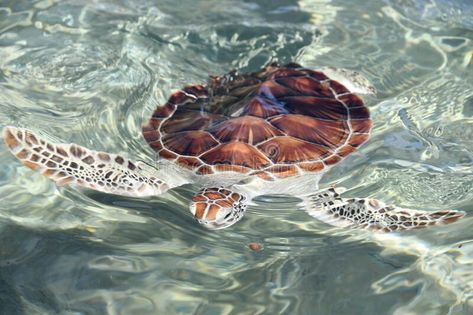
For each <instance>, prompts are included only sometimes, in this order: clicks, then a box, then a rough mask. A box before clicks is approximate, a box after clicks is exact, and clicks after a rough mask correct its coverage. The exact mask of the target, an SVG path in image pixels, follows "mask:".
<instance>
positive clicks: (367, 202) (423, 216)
mask: <svg viewBox="0 0 473 315" xmlns="http://www.w3.org/2000/svg"><path fill="white" fill-rule="evenodd" d="M305 204H306V208H307V212H308V213H309V214H310V215H311V216H313V217H315V218H317V219H319V220H321V221H324V222H326V223H328V224H331V225H334V226H340V227H361V228H369V229H373V230H380V231H383V232H393V231H400V230H411V229H419V228H424V227H428V226H431V225H438V224H448V223H452V222H455V221H457V220H458V219H460V218H462V217H464V216H465V213H464V212H463V211H457V210H441V211H424V210H411V209H404V208H400V207H396V206H387V205H385V204H384V203H383V202H382V201H379V200H377V199H367V198H342V197H341V196H340V194H339V191H338V188H336V189H335V188H329V189H326V190H322V191H318V192H317V193H314V194H312V195H309V196H307V197H305Z"/></svg>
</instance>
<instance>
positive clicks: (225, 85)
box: [3, 63, 464, 232]
mask: <svg viewBox="0 0 473 315" xmlns="http://www.w3.org/2000/svg"><path fill="white" fill-rule="evenodd" d="M355 93H357V94H358V93H359V94H361V93H374V88H373V87H372V86H371V85H370V84H369V82H368V81H367V80H366V79H365V78H364V77H363V76H361V75H360V74H357V73H356V72H351V71H348V70H336V69H332V68H325V69H323V70H320V69H319V70H314V69H308V68H304V67H303V66H301V65H299V64H296V63H289V64H286V65H284V66H281V65H279V64H277V63H270V64H268V65H267V66H265V67H264V68H263V69H261V70H259V71H256V72H251V73H238V72H237V71H232V72H230V73H228V74H226V75H224V76H211V77H210V78H209V81H208V82H207V83H206V84H202V85H190V86H187V87H184V88H183V89H181V90H179V91H177V92H174V93H173V94H172V95H171V97H170V98H169V100H168V102H167V103H166V104H164V105H163V106H158V107H157V108H156V110H155V111H154V112H153V115H152V117H151V118H150V119H149V121H148V122H147V123H146V124H145V125H144V126H143V136H144V139H145V140H146V142H147V143H148V144H149V145H150V146H151V148H152V149H153V150H154V151H156V153H157V157H159V159H158V161H157V165H156V166H155V167H152V166H150V165H148V164H146V163H143V162H139V163H135V162H133V161H131V160H129V159H127V158H125V157H123V156H120V155H116V154H110V153H104V152H97V151H92V150H89V149H87V148H84V147H81V146H79V145H76V144H54V143H50V142H48V141H47V140H45V139H44V138H42V137H40V136H38V135H36V134H34V133H33V132H32V131H29V130H27V129H23V128H16V127H5V128H4V130H3V137H4V140H5V142H6V144H7V146H8V147H9V149H10V150H11V151H12V153H13V154H14V155H15V156H16V157H17V158H18V159H20V160H21V162H22V163H23V164H24V165H26V166H27V167H29V168H32V169H34V170H38V171H40V172H41V173H42V174H43V175H45V176H47V177H49V178H51V179H52V180H54V181H56V182H57V183H58V184H59V185H65V184H76V185H78V186H82V187H86V188H90V189H94V190H98V191H101V192H105V193H111V194H117V195H127V196H133V197H145V196H154V195H159V194H162V193H164V192H165V191H167V190H168V189H171V188H173V187H177V186H180V185H183V184H186V183H195V184H197V185H200V187H202V189H201V190H200V191H199V192H197V193H196V194H195V195H194V196H193V198H192V201H191V203H190V211H191V212H192V214H193V215H194V217H195V219H196V220H197V221H198V222H199V223H201V224H202V225H204V226H205V227H207V228H210V229H220V228H225V227H228V226H230V225H232V224H234V223H236V222H237V221H239V220H240V219H241V218H242V217H243V215H244V214H245V210H246V208H247V206H248V204H249V202H250V201H251V200H252V199H253V198H254V197H256V196H258V195H264V194H284V195H290V196H296V197H299V198H300V199H301V200H302V202H303V205H304V207H305V209H306V211H307V212H308V214H310V215H311V216H313V217H315V218H317V219H320V220H322V221H325V222H327V223H329V224H332V225H335V226H342V227H346V226H353V227H365V228H371V229H374V230H380V231H386V232H390V231H396V230H408V229H414V228H421V227H425V226H429V225H434V224H440V223H450V222H454V221H456V220H457V219H459V218H461V217H463V216H464V213H463V212H461V211H455V210H441V211H423V210H408V209H402V208H399V207H395V206H387V205H385V204H384V203H382V202H381V201H378V200H376V199H364V198H359V199H354V198H343V197H341V196H340V191H339V190H338V189H337V188H333V187H330V188H328V189H324V190H319V188H318V182H319V180H320V178H321V177H322V175H323V174H324V173H325V172H326V171H327V170H329V169H330V168H331V167H332V166H334V165H335V164H337V163H339V162H340V161H342V160H343V158H345V157H346V156H347V155H349V154H350V153H352V152H354V151H355V150H357V149H358V148H359V147H360V146H361V145H362V144H363V143H364V142H365V141H366V140H367V139H368V137H369V135H370V131H371V127H372V122H371V119H370V114H369V111H368V108H367V107H366V105H365V104H364V102H363V100H362V99H361V98H360V97H359V96H358V95H357V94H355Z"/></svg>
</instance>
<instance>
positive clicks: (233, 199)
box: [190, 187, 247, 230]
mask: <svg viewBox="0 0 473 315" xmlns="http://www.w3.org/2000/svg"><path fill="white" fill-rule="evenodd" d="M246 208H247V198H246V197H245V196H243V195H242V194H239V193H237V192H234V191H231V190H229V189H226V188H215V187H212V188H204V189H202V190H200V191H199V192H198V193H197V194H195V195H194V197H192V203H191V205H190V211H191V213H192V214H193V215H194V218H195V219H196V220H197V222H199V223H200V224H202V225H203V226H205V227H206V228H208V229H211V230H217V229H223V228H226V227H229V226H231V225H233V224H235V223H236V222H238V221H239V220H240V219H241V218H242V217H243V215H244V214H245V211H246Z"/></svg>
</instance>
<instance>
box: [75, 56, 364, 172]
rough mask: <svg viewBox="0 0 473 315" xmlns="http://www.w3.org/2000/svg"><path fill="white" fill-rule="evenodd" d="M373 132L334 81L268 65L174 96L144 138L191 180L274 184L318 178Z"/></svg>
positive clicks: (294, 67) (355, 99)
mask: <svg viewBox="0 0 473 315" xmlns="http://www.w3.org/2000/svg"><path fill="white" fill-rule="evenodd" d="M371 128H372V121H371V119H370V114H369V110H368V108H367V107H366V106H365V105H364V103H363V100H362V99H361V98H360V97H359V96H357V95H355V94H353V93H351V92H350V91H349V90H348V89H347V87H345V86H344V85H343V84H342V83H340V82H339V81H335V80H331V79H330V78H329V77H327V76H326V75H325V74H324V73H323V72H321V71H316V70H312V69H307V68H304V67H302V66H301V65H298V64H295V63H291V64H288V65H286V66H279V65H278V64H277V63H271V64H268V65H267V66H266V67H264V68H263V69H262V70H260V71H257V72H253V73H238V72H236V71H231V72H230V73H228V74H227V75H224V76H216V77H210V80H209V83H208V84H205V85H191V86H186V87H184V88H183V89H182V90H179V91H176V92H174V93H173V94H172V95H171V97H170V98H169V100H168V102H167V103H166V104H165V105H164V106H158V107H157V108H156V110H155V111H154V113H153V115H152V117H151V119H150V120H149V121H148V123H147V124H145V125H144V126H143V136H144V138H145V140H146V141H147V142H148V143H149V145H150V146H151V147H152V148H153V149H154V150H155V151H156V152H158V154H159V156H160V157H161V158H165V159H169V160H172V161H173V162H175V163H177V164H179V165H181V166H182V167H184V168H187V169H190V170H192V171H193V172H195V174H198V175H208V174H215V173H221V172H238V173H243V174H247V175H251V176H259V177H260V178H263V179H265V180H274V179H277V178H282V177H289V176H297V175H298V174H300V173H303V172H323V171H324V170H325V169H326V168H327V167H329V166H331V165H334V164H336V163H338V162H339V161H341V160H342V159H343V158H344V157H345V156H347V155H349V154H350V153H352V152H354V151H355V150H356V149H357V148H358V147H359V146H360V145H361V144H363V143H364V142H365V141H366V140H367V139H368V137H369V133H370V131H371ZM72 151H73V152H71V154H73V155H81V152H75V151H74V150H72Z"/></svg>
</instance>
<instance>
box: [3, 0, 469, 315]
mask: <svg viewBox="0 0 473 315" xmlns="http://www.w3.org/2000/svg"><path fill="white" fill-rule="evenodd" d="M471 16H473V4H472V3H471V2H470V1H468V0H463V1H447V0H429V1H421V0H417V1H415V0H385V1H365V0H363V1H361V0H360V1H352V0H344V1H341V0H338V1H335V0H334V1H329V0H314V1H311V0H300V1H295V0H280V1H269V0H267V1H236V0H235V1H230V0H219V1H210V0H207V1H190V0H187V1H148V0H137V1H136V0H133V1H132V0H113V1H112V0H104V1H92V0H89V1H86V0H79V1H76V0H74V1H72V0H70V1H67V0H64V1H55V0H43V1H5V0H3V1H1V0H0V124H1V126H0V127H3V126H4V125H19V126H23V127H28V128H31V129H34V130H41V131H44V132H45V133H48V134H51V135H53V136H55V137H57V138H60V139H62V140H63V141H65V142H76V143H80V144H82V145H85V146H88V147H91V148H95V149H101V150H106V151H112V152H117V153H124V154H126V155H128V156H130V157H133V158H135V159H142V160H145V161H152V159H153V156H152V153H151V151H150V150H149V149H148V148H147V147H146V146H145V144H144V141H143V139H142V138H141V134H140V126H141V124H142V123H143V122H144V121H145V120H146V119H147V118H148V116H149V115H150V113H151V112H152V110H153V108H154V107H155V106H156V104H158V103H163V102H164V101H165V100H166V99H167V97H168V96H169V94H170V92H171V91H172V90H173V89H177V88H179V87H181V86H182V85H185V84H189V83H195V82H202V81H205V80H206V78H207V74H221V73H224V72H227V71H228V70H230V69H232V68H239V69H244V70H256V69H258V68H259V67H261V66H262V65H264V64H265V63H267V62H269V61H270V60H279V61H281V62H286V61H290V60H294V61H297V62H299V63H302V64H303V65H305V66H308V67H311V66H321V65H322V66H335V67H345V68H349V69H353V70H357V71H360V72H361V73H363V74H364V75H365V76H367V77H368V78H369V79H370V80H371V81H372V82H373V84H374V85H375V86H376V87H377V89H378V94H377V96H376V97H375V98H370V99H367V101H368V103H369V106H370V108H371V112H372V115H373V118H374V120H375V126H374V131H373V136H372V138H371V140H370V142H369V143H368V144H367V145H365V146H363V148H362V149H361V150H360V151H359V152H357V153H355V154H353V155H352V156H351V157H350V158H349V159H347V160H346V161H344V162H343V163H342V164H341V165H339V166H338V167H337V168H335V169H333V171H331V172H330V174H328V175H327V176H326V178H324V180H323V184H324V185H326V184H328V183H331V182H334V181H337V182H338V184H339V185H341V186H345V187H348V188H350V189H349V191H348V192H347V195H350V196H358V197H368V196H373V197H377V198H380V199H383V200H385V201H387V202H393V203H397V204H399V205H402V206H405V207H415V208H425V209H442V208H456V209H461V210H464V211H467V212H469V213H470V215H469V216H468V217H467V218H465V219H464V220H463V221H461V222H459V223H457V224H454V225H450V226H443V227H439V228H436V229H430V230H420V231H416V232H411V233H404V234H397V235H388V236H384V235H377V234H372V233H368V232H364V231H356V230H345V231H343V230H340V229H333V228H330V227H329V226H327V225H325V224H323V223H320V222H317V221H316V220H314V219H312V218H310V217H308V216H307V215H306V214H305V213H304V212H303V211H302V210H301V209H299V208H298V206H297V200H296V199H291V198H281V197H271V196H268V197H262V198H259V199H258V202H257V205H256V206H253V207H251V208H250V209H249V211H248V213H247V215H246V218H245V219H244V220H242V221H241V222H239V224H238V225H236V226H234V227H232V228H230V229H227V230H222V231H218V232H211V231H207V230H204V229H202V228H201V227H199V226H198V225H197V224H195V222H194V221H193V219H192V218H191V215H190V213H189V212H188V210H187V204H188V201H189V198H190V196H191V195H192V193H193V192H194V191H195V190H196V189H197V188H198V187H193V186H186V187H181V188H178V189H175V190H173V191H171V192H168V193H166V194H164V195H162V196H159V197H155V198H151V199H149V200H139V199H133V198H125V197H118V196H107V195H104V194H99V193H94V192H90V191H79V190H77V189H75V188H72V187H62V188H57V187H55V186H54V185H53V184H52V183H51V182H49V181H48V180H46V179H44V178H42V177H41V176H40V175H39V174H36V173H33V172H32V171H30V170H28V169H26V168H23V167H21V166H20V165H19V163H17V162H16V160H15V159H14V157H13V156H11V155H10V154H9V153H8V152H7V151H6V149H5V146H4V145H3V144H2V145H1V146H0V163H1V168H0V197H1V202H0V239H1V242H0V314H8V315H10V314H13V315H14V314H140V315H141V314H166V315H172V314H336V315H339V314H399V315H401V314H455V315H458V314H472V313H473V229H472V227H473V219H472V217H473V216H472V214H471V212H472V211H473V186H472V184H473V71H472V70H473V44H472V41H473V20H472V19H471ZM250 242H260V243H261V244H263V246H264V250H263V251H261V252H258V253H256V252H252V251H251V250H249V249H248V247H247V245H248V243H250Z"/></svg>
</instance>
